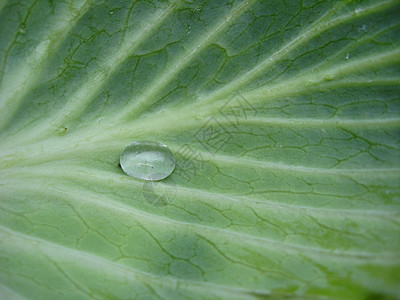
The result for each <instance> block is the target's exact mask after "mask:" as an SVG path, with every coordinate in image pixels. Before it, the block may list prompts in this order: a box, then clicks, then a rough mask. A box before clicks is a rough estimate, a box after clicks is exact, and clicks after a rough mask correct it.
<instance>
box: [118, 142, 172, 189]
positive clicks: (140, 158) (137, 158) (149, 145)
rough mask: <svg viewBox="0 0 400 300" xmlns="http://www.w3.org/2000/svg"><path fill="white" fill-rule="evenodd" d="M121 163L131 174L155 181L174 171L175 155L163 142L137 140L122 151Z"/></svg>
mask: <svg viewBox="0 0 400 300" xmlns="http://www.w3.org/2000/svg"><path fill="white" fill-rule="evenodd" d="M120 164H121V168H122V170H123V171H124V172H125V173H126V174H128V175H129V176H132V177H135V178H139V179H144V180H153V181H154V180H161V179H164V178H166V177H168V176H169V175H170V174H171V173H172V171H173V170H174V168H175V157H174V155H173V153H172V151H171V150H170V149H169V148H168V147H167V146H166V145H165V144H163V143H161V142H155V141H137V142H133V143H132V144H130V145H129V146H127V147H126V148H125V149H124V151H122V154H121V157H120Z"/></svg>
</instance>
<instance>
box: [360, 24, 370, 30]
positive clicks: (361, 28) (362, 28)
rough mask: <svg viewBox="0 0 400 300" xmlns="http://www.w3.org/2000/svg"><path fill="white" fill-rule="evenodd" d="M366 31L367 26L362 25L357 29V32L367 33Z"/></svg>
mask: <svg viewBox="0 0 400 300" xmlns="http://www.w3.org/2000/svg"><path fill="white" fill-rule="evenodd" d="M367 31H368V26H367V24H363V25H361V26H360V27H358V32H367Z"/></svg>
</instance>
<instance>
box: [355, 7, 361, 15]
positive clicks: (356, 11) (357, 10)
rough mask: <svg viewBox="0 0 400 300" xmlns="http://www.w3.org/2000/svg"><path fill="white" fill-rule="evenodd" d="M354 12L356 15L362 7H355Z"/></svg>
mask: <svg viewBox="0 0 400 300" xmlns="http://www.w3.org/2000/svg"><path fill="white" fill-rule="evenodd" d="M354 12H355V14H356V15H358V14H359V13H360V12H362V8H356V9H355V10H354Z"/></svg>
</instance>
